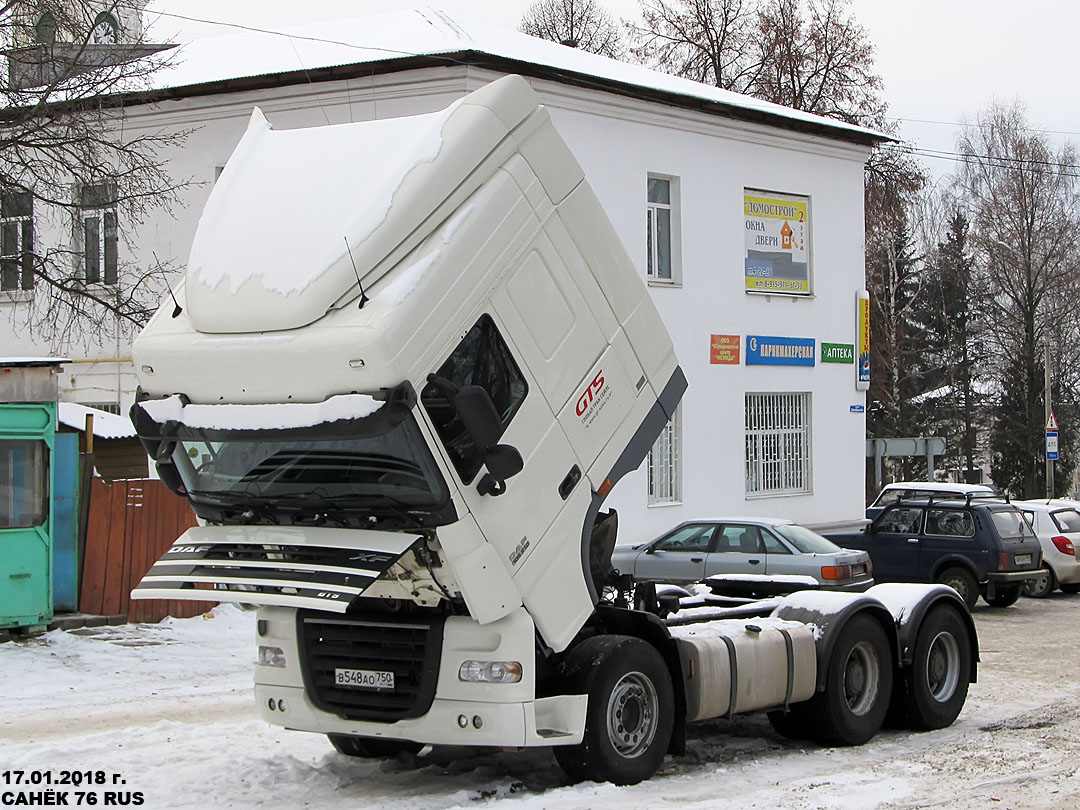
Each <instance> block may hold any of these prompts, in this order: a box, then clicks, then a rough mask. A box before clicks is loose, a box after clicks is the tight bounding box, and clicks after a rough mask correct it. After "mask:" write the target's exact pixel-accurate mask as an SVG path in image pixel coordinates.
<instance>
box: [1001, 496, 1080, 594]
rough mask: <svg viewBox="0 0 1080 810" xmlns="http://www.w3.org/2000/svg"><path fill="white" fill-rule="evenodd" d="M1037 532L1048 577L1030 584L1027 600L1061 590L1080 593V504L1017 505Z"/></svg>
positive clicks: (1034, 503) (1018, 503)
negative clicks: (1029, 597)
mask: <svg viewBox="0 0 1080 810" xmlns="http://www.w3.org/2000/svg"><path fill="white" fill-rule="evenodd" d="M1013 505H1014V506H1016V508H1017V509H1019V510H1020V511H1021V512H1023V513H1024V516H1025V517H1026V518H1027V519H1028V523H1030V524H1031V528H1032V529H1034V530H1035V534H1036V535H1037V536H1038V538H1039V544H1040V545H1041V546H1042V552H1043V569H1044V570H1045V571H1046V576H1044V577H1041V578H1040V579H1032V580H1028V581H1027V583H1025V585H1024V595H1025V596H1036V597H1044V596H1049V595H1050V594H1051V593H1053V592H1054V591H1055V590H1056V589H1057V588H1059V587H1060V588H1061V590H1062V591H1064V592H1065V593H1080V560H1078V559H1077V556H1076V555H1077V551H1076V549H1077V548H1080V511H1078V510H1080V503H1077V502H1076V501H1064V500H1049V501H1048V500H1037V501H1013Z"/></svg>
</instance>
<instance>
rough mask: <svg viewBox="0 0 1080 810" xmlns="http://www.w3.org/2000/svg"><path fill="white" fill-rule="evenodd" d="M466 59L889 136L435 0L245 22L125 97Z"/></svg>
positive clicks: (799, 125)
mask: <svg viewBox="0 0 1080 810" xmlns="http://www.w3.org/2000/svg"><path fill="white" fill-rule="evenodd" d="M447 65H470V66H477V67H484V68H489V69H492V70H498V71H501V72H505V73H519V74H522V75H525V76H531V77H534V78H542V79H548V80H551V81H556V82H560V83H563V84H568V85H575V86H581V87H589V88H592V89H598V90H602V91H605V92H609V93H615V94H619V95H624V96H629V97H633V98H639V99H646V100H651V101H657V102H660V103H663V104H668V105H672V106H678V107H684V108H689V109H695V110H699V111H702V112H706V113H710V114H713V115H718V116H722V117H726V118H731V119H736V120H743V121H755V122H759V123H763V124H768V125H771V126H777V127H782V128H784V129H790V130H796V131H801V132H807V133H810V134H815V135H821V136H824V137H829V138H834V139H839V140H844V141H849V142H855V143H860V144H865V145H870V144H874V143H879V142H882V141H886V140H890V138H889V136H887V135H885V134H883V133H881V132H878V131H876V130H873V129H868V128H866V127H860V126H855V125H852V124H848V123H845V122H843V121H838V120H835V119H832V118H826V117H823V116H819V115H814V114H811V113H807V112H802V111H800V110H794V109H791V108H788V107H784V106H782V105H779V104H773V103H771V102H767V101H762V100H760V99H756V98H753V97H751V96H745V95H742V94H740V93H735V92H732V91H730V90H723V89H721V88H718V87H713V86H711V85H707V84H702V83H700V82H695V81H691V80H689V79H683V78H679V77H677V76H672V75H670V74H667V73H661V72H658V71H655V70H651V69H650V68H647V67H644V66H641V65H633V64H628V63H625V62H620V61H618V60H615V59H609V58H607V57H604V56H598V55H596V54H591V53H586V52H584V51H581V50H578V49H576V48H571V47H567V46H565V45H559V44H557V43H554V42H549V41H547V40H543V39H537V38H535V37H531V36H528V35H526V34H522V33H520V32H517V31H512V30H509V29H506V28H502V27H500V26H497V25H493V24H491V23H487V22H482V21H479V20H473V19H469V18H467V17H465V16H462V15H458V14H454V15H451V14H449V13H447V12H445V11H441V10H437V9H432V8H416V9H408V10H402V11H393V12H388V13H385V14H379V15H374V16H368V17H357V18H351V19H345V20H335V21H331V22H321V23H314V24H309V25H304V26H296V27H289V28H286V29H282V30H280V31H262V30H245V31H244V32H243V33H239V34H235V35H229V36H219V37H207V38H203V39H197V40H193V41H191V42H188V43H185V44H183V45H182V46H181V47H179V48H178V49H176V50H175V51H173V52H172V54H171V57H170V58H169V60H168V62H167V64H166V65H165V67H163V68H162V69H161V70H158V71H156V72H155V73H154V74H153V75H152V76H151V77H150V83H151V88H150V89H149V90H143V91H140V92H135V93H130V94H128V95H127V96H126V97H125V98H124V102H125V103H127V104H139V103H144V102H148V101H156V100H162V99H169V98H186V97H193V96H203V95H212V94H218V93H230V92H237V91H241V90H252V89H260V88H265V87H273V86H284V85H291V84H307V83H318V82H323V81H336V80H341V79H347V78H356V77H363V76H374V75H376V74H381V73H394V72H399V71H405V70H413V69H418V68H424V67H433V66H447Z"/></svg>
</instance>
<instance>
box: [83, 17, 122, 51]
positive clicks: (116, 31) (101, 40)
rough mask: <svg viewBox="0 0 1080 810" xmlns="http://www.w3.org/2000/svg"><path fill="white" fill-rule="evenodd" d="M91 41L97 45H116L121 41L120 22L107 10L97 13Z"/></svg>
mask: <svg viewBox="0 0 1080 810" xmlns="http://www.w3.org/2000/svg"><path fill="white" fill-rule="evenodd" d="M90 41H91V42H92V43H94V44H95V45H115V44H116V43H117V42H119V41H120V24H119V23H118V22H117V21H116V17H114V16H113V15H112V14H110V13H109V12H107V11H103V12H101V13H100V14H98V15H97V17H96V18H95V20H94V27H93V28H92V29H91V31H90Z"/></svg>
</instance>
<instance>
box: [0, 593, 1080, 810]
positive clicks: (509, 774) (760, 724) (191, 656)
mask: <svg viewBox="0 0 1080 810" xmlns="http://www.w3.org/2000/svg"><path fill="white" fill-rule="evenodd" d="M1078 612H1080V598H1076V597H1066V596H1063V595H1057V596H1055V597H1054V598H1051V599H1049V600H1043V601H1035V600H1021V602H1020V603H1019V604H1018V605H1016V606H1014V607H1012V608H1008V609H1005V610H994V609H991V608H987V607H985V606H981V605H980V606H979V607H978V608H977V609H976V611H975V616H976V622H977V624H978V626H979V633H980V639H981V642H982V645H983V663H982V665H981V669H980V677H979V682H978V683H977V684H974V685H973V686H972V690H971V695H970V697H969V701H968V705H967V708H965V710H964V713H963V714H961V716H960V719H959V721H958V722H957V723H956V724H955V725H954V726H953V727H951V728H948V729H944V730H942V731H938V732H931V733H921V734H916V733H911V732H908V731H897V730H891V731H885V732H883V733H882V734H880V735H879V736H878V737H877V738H876V739H875V740H873V741H872V742H871V743H869V744H868V745H865V746H862V747H858V748H848V749H822V748H818V747H817V746H814V745H812V744H809V743H794V742H790V741H787V740H784V739H782V738H780V737H778V736H777V735H775V734H774V733H773V732H772V730H771V728H770V727H769V725H768V723H767V722H766V721H765V720H764V718H762V717H749V718H741V719H738V720H736V721H735V722H734V723H732V724H729V723H724V722H715V723H709V724H705V725H701V726H695V727H692V728H691V731H690V736H689V740H688V746H687V748H688V750H687V753H686V754H685V755H684V756H680V757H669V758H667V759H666V760H665V763H664V765H663V767H662V768H661V771H660V773H659V774H657V776H656V777H654V778H653V779H652V780H651V781H649V782H646V783H643V784H641V785H635V786H631V787H624V788H618V787H614V786H612V785H606V784H604V785H598V784H595V783H583V784H580V785H569V784H567V780H566V778H565V777H564V776H563V775H562V773H561V771H560V770H559V769H558V767H557V766H556V765H555V763H554V760H553V758H552V756H551V754H550V751H549V750H535V751H526V752H489V751H481V750H476V751H471V750H466V749H425V751H423V752H421V754H420V755H418V756H411V755H401V756H399V757H397V758H394V759H387V760H374V761H363V760H353V759H350V758H348V757H345V756H342V755H340V754H337V753H336V752H334V751H333V749H331V748H330V746H329V744H328V743H327V742H326V740H325V739H324V738H322V737H320V736H318V735H314V734H304V733H299V732H290V731H285V730H283V729H279V728H276V727H272V726H268V725H266V724H265V723H263V722H261V721H259V720H258V719H257V718H256V715H255V710H254V706H253V705H252V701H251V694H250V692H251V666H252V663H253V658H254V651H255V645H254V614H251V613H243V612H241V611H239V610H237V609H235V608H233V607H221V608H218V609H216V610H215V611H214V614H213V615H212V617H197V618H194V619H185V620H166V621H165V622H162V623H161V624H158V625H129V626H120V627H108V628H95V629H94V630H93V631H92V632H88V633H84V634H79V633H75V632H61V631H57V632H53V633H49V634H47V635H45V636H42V637H39V638H37V639H33V640H30V641H25V642H11V643H7V644H0V798H2V794H3V792H5V791H7V792H10V791H12V786H11V785H5V784H4V779H3V772H4V771H9V770H24V771H30V770H35V769H36V770H49V771H51V772H52V773H53V774H54V775H56V774H58V773H59V772H60V771H62V770H78V771H87V770H99V769H100V770H103V771H105V772H107V774H108V776H107V778H108V779H109V780H110V781H111V779H112V774H117V775H118V779H123V780H126V781H125V783H124V784H122V785H121V784H119V782H118V783H117V784H116V785H108V786H94V788H93V790H94V791H96V792H97V795H98V796H99V797H100V800H99V806H101V805H103V804H104V796H103V794H104V791H106V790H110V791H136V792H141V793H142V794H143V800H144V803H143V806H144V807H147V808H218V807H222V808H225V807H228V808H240V809H242V810H243V809H246V808H279V807H280V808H297V807H305V808H334V810H340V808H348V807H364V808H373V807H379V808H402V809H404V808H410V809H412V808H418V810H428V809H429V808H449V807H483V806H488V805H492V804H496V803H500V804H504V805H506V807H507V808H514V809H515V810H518V809H519V808H520V810H540V808H559V810H563V809H564V808H566V809H567V810H570V809H572V808H620V809H621V808H626V807H641V806H645V805H652V806H654V807H656V808H668V807H670V808H706V807H708V808H740V810H741V809H742V808H762V810H768V809H769V808H790V809H791V810H804V809H809V808H829V809H830V810H868V809H869V808H882V809H884V808H924V807H934V808H956V809H957V810H959V808H970V807H995V808H1045V809H1046V810H1073V808H1076V807H1077V806H1080V750H1078V748H1077V746H1076V744H1075V742H1074V741H1075V740H1076V739H1077V738H1078V737H1080V681H1078V679H1076V678H1075V677H1073V675H1072V673H1073V672H1074V670H1075V664H1074V658H1075V650H1076V649H1077V647H1078V645H1080V622H1077V620H1076V618H1077V616H1078V615H1080V613H1078ZM56 789H60V790H63V789H65V788H56ZM66 789H67V790H69V791H74V790H75V789H74V788H70V787H68V788H66ZM80 789H81V790H87V788H86V787H85V786H83V787H81V788H80ZM23 790H24V791H25V790H26V789H25V788H23ZM123 797H124V794H123V793H121V794H120V796H119V798H120V799H122V798H123ZM69 803H74V798H73V797H69Z"/></svg>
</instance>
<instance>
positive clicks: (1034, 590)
mask: <svg viewBox="0 0 1080 810" xmlns="http://www.w3.org/2000/svg"><path fill="white" fill-rule="evenodd" d="M1042 570H1043V573H1042V576H1040V577H1039V578H1038V579H1028V580H1025V581H1024V596H1031V597H1033V598H1035V599H1045V598H1046V597H1048V596H1049V595H1050V594H1052V593H1053V592H1054V590H1055V589H1056V588H1057V578H1056V577H1055V576H1054V572H1053V571H1051V570H1050V566H1049V565H1044V566H1043V567H1042Z"/></svg>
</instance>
